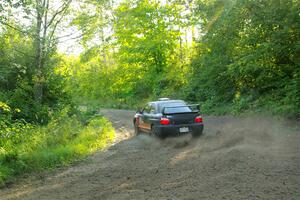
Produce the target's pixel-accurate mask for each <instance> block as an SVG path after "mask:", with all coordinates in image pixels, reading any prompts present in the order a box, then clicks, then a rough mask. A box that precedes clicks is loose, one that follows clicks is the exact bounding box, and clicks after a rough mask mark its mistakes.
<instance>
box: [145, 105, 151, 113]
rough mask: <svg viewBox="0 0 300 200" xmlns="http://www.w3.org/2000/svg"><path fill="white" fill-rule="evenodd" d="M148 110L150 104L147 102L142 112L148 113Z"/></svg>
mask: <svg viewBox="0 0 300 200" xmlns="http://www.w3.org/2000/svg"><path fill="white" fill-rule="evenodd" d="M150 110H151V106H150V105H149V104H147V105H146V106H145V107H144V109H143V113H147V114H149V113H150Z"/></svg>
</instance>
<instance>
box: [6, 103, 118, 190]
mask: <svg viewBox="0 0 300 200" xmlns="http://www.w3.org/2000/svg"><path fill="white" fill-rule="evenodd" d="M0 108H1V107H0ZM3 108H4V104H3V103H2V109H3ZM4 112H6V113H9V112H10V108H9V107H8V106H7V105H6V106H5V110H4ZM69 112H70V111H69V109H67V108H65V109H63V110H62V111H61V112H57V113H55V115H54V116H52V117H51V119H50V120H49V121H50V122H49V123H48V124H47V125H44V126H42V125H38V124H32V123H27V122H26V121H25V120H11V119H7V118H3V116H2V118H0V119H1V121H0V127H1V129H0V139H1V140H0V186H3V185H4V183H5V182H11V181H13V180H14V179H15V177H17V176H19V175H23V174H24V173H30V172H42V171H43V170H46V169H47V170H49V169H54V168H56V167H61V166H65V165H68V164H70V163H72V162H74V161H76V160H80V159H83V158H85V157H86V156H87V155H90V154H92V153H94V152H95V151H96V150H99V149H103V148H105V147H106V146H107V144H109V143H110V142H111V141H112V140H113V138H114V129H113V128H112V126H111V123H110V122H109V121H107V120H106V119H105V118H103V117H101V116H97V115H90V113H88V112H84V113H83V114H82V113H81V114H80V115H78V114H72V115H70V113H69ZM2 114H3V113H2ZM84 114H86V115H84Z"/></svg>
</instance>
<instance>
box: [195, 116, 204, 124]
mask: <svg viewBox="0 0 300 200" xmlns="http://www.w3.org/2000/svg"><path fill="white" fill-rule="evenodd" d="M202 122H203V120H202V117H201V116H198V117H196V118H195V123H202Z"/></svg>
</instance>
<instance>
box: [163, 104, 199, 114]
mask: <svg viewBox="0 0 300 200" xmlns="http://www.w3.org/2000/svg"><path fill="white" fill-rule="evenodd" d="M181 107H196V108H197V110H195V111H193V110H192V109H191V110H192V112H189V113H198V112H199V111H200V105H199V104H189V105H185V106H166V107H164V108H163V110H162V114H169V115H172V114H183V113H187V112H181V113H165V108H181Z"/></svg>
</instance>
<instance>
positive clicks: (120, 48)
mask: <svg viewBox="0 0 300 200" xmlns="http://www.w3.org/2000/svg"><path fill="white" fill-rule="evenodd" d="M299 10H300V1H299V0H282V1H281V0H261V1H253V0H209V1H208V0H194V1H193V0H191V1H181V0H179V1H173V0H166V1H159V0H124V1H113V0H103V1H99V0H73V1H72V0H7V1H1V0H0V185H1V184H4V182H5V181H8V180H13V179H14V177H16V176H17V175H22V174H23V173H25V172H26V173H27V172H35V171H40V170H44V169H53V168H55V167H57V166H62V165H67V164H69V163H71V162H72V161H74V160H77V159H81V158H83V157H85V156H87V155H89V154H91V153H92V152H94V151H96V150H97V149H101V148H103V147H104V146H105V145H106V144H107V143H108V142H109V141H111V140H112V138H113V129H112V127H111V124H110V123H109V122H108V121H107V120H106V119H104V118H102V117H101V116H95V112H96V111H98V109H97V108H99V107H110V108H131V109H132V108H137V107H139V106H142V104H143V102H147V101H149V100H153V99H157V98H158V97H170V98H180V99H184V100H186V101H189V102H195V103H200V104H201V108H202V111H203V112H204V113H208V114H210V113H216V114H227V113H230V114H240V113H244V112H265V113H272V114H276V115H280V116H284V117H292V118H299V116H300V90H299V88H300V57H299V53H300V23H299ZM69 41H72V42H73V43H72V44H71V47H73V48H75V50H74V51H75V53H74V52H73V53H74V55H71V54H70V53H69V52H66V51H67V50H65V52H62V51H61V49H62V48H63V47H65V46H67V45H68V42H69ZM76 48H77V49H76ZM79 51H80V52H79ZM82 108H87V109H88V111H84V109H82ZM91 110H92V111H93V112H94V114H91V112H90V111H91Z"/></svg>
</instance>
